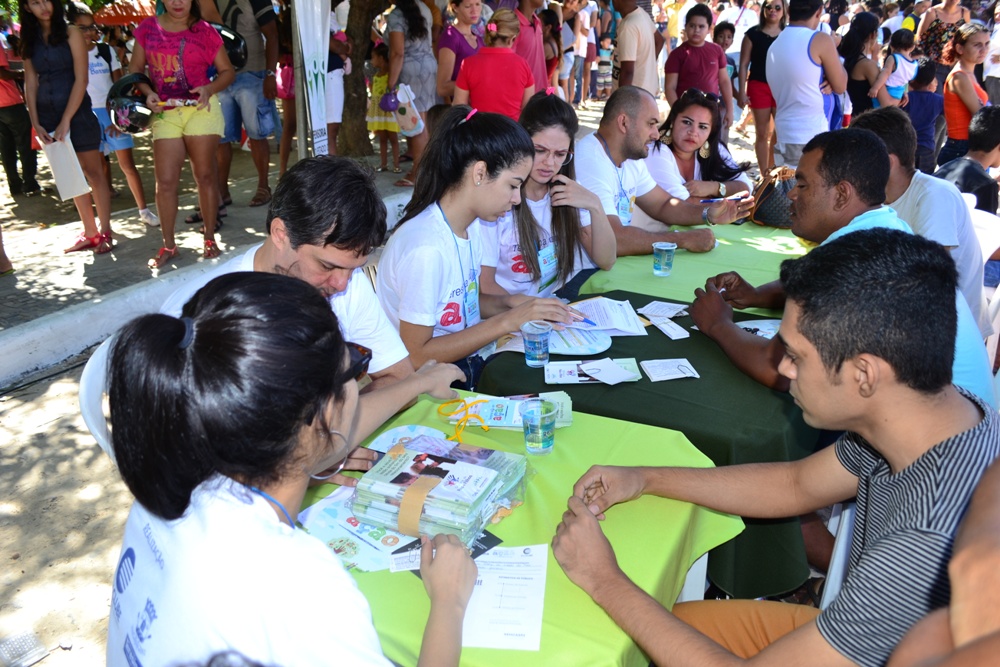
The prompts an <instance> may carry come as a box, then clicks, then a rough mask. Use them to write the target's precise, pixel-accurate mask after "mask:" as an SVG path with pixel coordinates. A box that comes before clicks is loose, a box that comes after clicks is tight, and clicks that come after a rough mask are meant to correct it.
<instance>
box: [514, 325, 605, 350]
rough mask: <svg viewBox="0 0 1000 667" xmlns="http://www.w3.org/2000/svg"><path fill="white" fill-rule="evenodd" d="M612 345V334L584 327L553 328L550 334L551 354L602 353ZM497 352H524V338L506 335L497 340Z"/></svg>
mask: <svg viewBox="0 0 1000 667" xmlns="http://www.w3.org/2000/svg"><path fill="white" fill-rule="evenodd" d="M609 347H611V336H609V335H608V334H607V333H606V332H604V331H587V330H584V329H564V330H562V331H558V330H556V329H553V330H552V333H551V334H549V354H572V355H574V356H576V355H584V354H600V353H601V352H604V351H605V350H606V349H608V348H609ZM497 352H520V353H521V354H524V338H522V337H521V334H519V333H517V334H511V335H510V337H509V338H508V337H507V336H504V337H503V338H501V339H500V340H498V341H497Z"/></svg>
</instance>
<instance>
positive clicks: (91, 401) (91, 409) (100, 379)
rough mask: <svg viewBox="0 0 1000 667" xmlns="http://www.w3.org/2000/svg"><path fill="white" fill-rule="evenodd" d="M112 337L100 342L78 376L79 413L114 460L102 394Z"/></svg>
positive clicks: (104, 386)
mask: <svg viewBox="0 0 1000 667" xmlns="http://www.w3.org/2000/svg"><path fill="white" fill-rule="evenodd" d="M113 340H114V337H113V336H112V337H111V338H108V339H107V340H105V341H104V342H103V343H101V344H100V345H99V346H98V347H97V349H96V350H94V354H92V355H91V357H90V359H89V360H88V361H87V365H86V366H84V368H83V375H82V376H81V377H80V413H81V414H82V415H83V422H84V423H85V424H86V425H87V429H88V430H89V431H90V434H91V435H93V436H94V439H95V440H97V444H98V445H100V446H101V449H103V450H104V453H105V454H107V455H108V456H110V457H111V461H112V462H113V463H114V462H115V452H114V450H113V449H112V448H111V431H110V430H109V429H108V420H107V419H105V417H104V394H105V392H106V390H107V385H108V356H109V354H110V351H111V342H112V341H113Z"/></svg>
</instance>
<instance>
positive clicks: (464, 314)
mask: <svg viewBox="0 0 1000 667" xmlns="http://www.w3.org/2000/svg"><path fill="white" fill-rule="evenodd" d="M437 207H438V211H440V213H441V219H442V220H444V226H445V227H447V228H448V233H449V234H450V235H451V242H452V243H454V244H455V256H456V257H458V270H459V272H460V273H461V274H462V292H463V294H464V295H465V298H467V297H468V296H469V291H468V289H467V288H466V285H465V267H464V266H462V251H461V250H459V247H458V239H456V238H455V230H453V229H452V228H451V224H450V223H449V222H448V216H446V215H445V214H444V209H443V208H441V204H440V202H439V203H438V205H437ZM475 263H476V258H475V256H474V255H473V254H472V243H471V242H470V243H469V266H470V267H472V266H473V265H474V264H475ZM465 298H463V299H462V321H463V322H465V327H466V328H467V327H468V326H469V314H468V313H467V312H465Z"/></svg>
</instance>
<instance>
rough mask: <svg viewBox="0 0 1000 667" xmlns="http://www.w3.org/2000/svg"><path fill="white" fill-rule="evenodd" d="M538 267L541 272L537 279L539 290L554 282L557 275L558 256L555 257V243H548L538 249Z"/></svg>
mask: <svg viewBox="0 0 1000 667" xmlns="http://www.w3.org/2000/svg"><path fill="white" fill-rule="evenodd" d="M538 267H539V269H540V270H541V274H542V275H541V277H540V278H539V281H538V291H539V292H540V291H542V290H543V289H545V288H546V287H548V286H549V285H551V284H552V283H554V282H555V281H556V277H557V276H558V275H559V258H558V257H556V244H555V243H550V244H548V245H547V246H545V247H544V248H542V249H541V250H539V251H538Z"/></svg>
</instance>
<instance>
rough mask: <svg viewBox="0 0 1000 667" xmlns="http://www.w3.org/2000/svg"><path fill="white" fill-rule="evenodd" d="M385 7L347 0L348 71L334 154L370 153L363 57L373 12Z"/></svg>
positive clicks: (380, 1)
mask: <svg viewBox="0 0 1000 667" xmlns="http://www.w3.org/2000/svg"><path fill="white" fill-rule="evenodd" d="M384 8H385V2H384V0H351V11H350V13H349V14H348V17H347V36H348V37H349V38H350V40H351V43H352V44H353V45H354V49H353V51H352V54H351V73H350V74H348V75H347V76H346V77H344V122H343V124H342V125H341V126H340V133H339V135H338V137H337V139H338V141H337V154H338V155H349V156H352V157H363V156H365V155H372V153H373V151H372V143H371V141H370V140H369V139H368V123H367V121H366V120H365V116H367V114H368V87H367V86H366V85H365V67H364V65H365V57H366V56H367V54H368V44H369V43H370V42H371V25H372V21H373V20H374V19H375V15H376V14H377V13H378V12H379V11H381V10H382V9H384Z"/></svg>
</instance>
